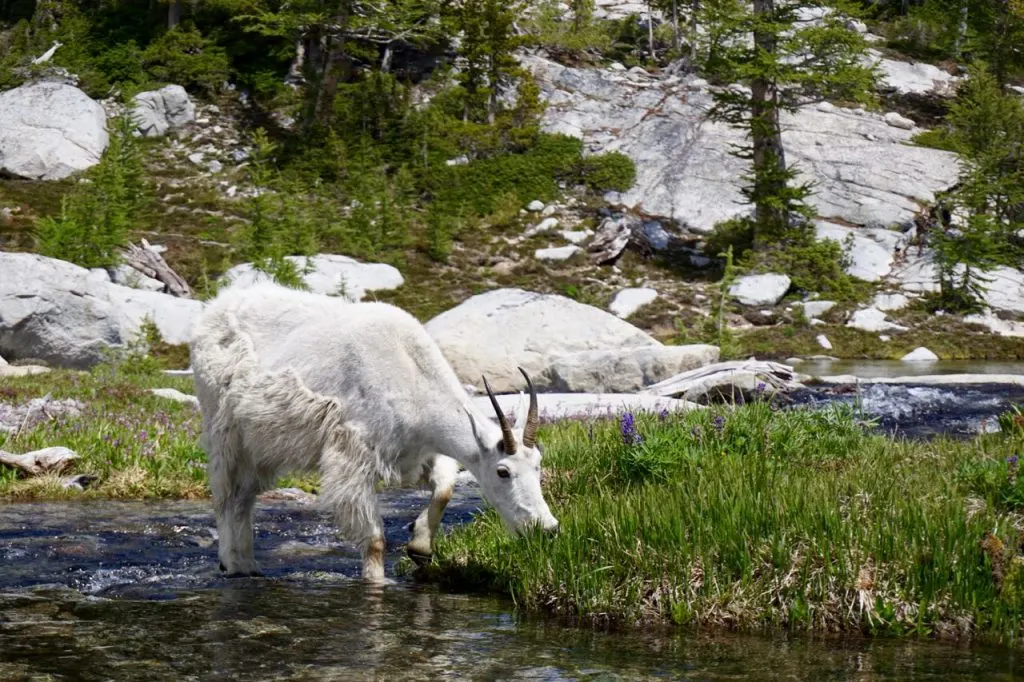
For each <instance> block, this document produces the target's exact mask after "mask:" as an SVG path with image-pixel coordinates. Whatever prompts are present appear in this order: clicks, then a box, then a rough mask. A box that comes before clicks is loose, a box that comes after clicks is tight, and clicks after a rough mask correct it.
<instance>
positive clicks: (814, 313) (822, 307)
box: [804, 301, 836, 318]
mask: <svg viewBox="0 0 1024 682" xmlns="http://www.w3.org/2000/svg"><path fill="white" fill-rule="evenodd" d="M835 306H836V302H835V301H805V302H804V315H805V316H807V317H811V318H813V317H820V316H822V315H824V314H825V313H827V312H828V311H830V310H832V308H834V307H835Z"/></svg>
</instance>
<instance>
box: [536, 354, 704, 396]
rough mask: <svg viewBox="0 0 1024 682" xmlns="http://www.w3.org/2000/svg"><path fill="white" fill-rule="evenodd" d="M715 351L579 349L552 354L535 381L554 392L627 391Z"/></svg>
mask: <svg viewBox="0 0 1024 682" xmlns="http://www.w3.org/2000/svg"><path fill="white" fill-rule="evenodd" d="M718 354H719V353H718V347H717V346H710V345H705V344H695V345H689V346H661V345H658V346H643V347H640V348H624V349H617V348H615V349H609V350H591V351H581V352H578V353H569V354H566V355H560V356H556V357H554V358H552V360H551V364H550V366H549V367H548V368H547V370H546V371H545V372H544V373H543V374H542V375H541V376H540V378H539V379H534V384H535V385H537V388H538V390H540V389H541V387H542V386H543V389H544V390H551V391H557V392H568V393H627V392H631V391H639V390H640V389H642V388H644V387H646V386H651V385H653V384H656V383H658V382H660V381H664V380H665V379H668V378H670V377H673V376H675V375H677V374H680V373H682V372H687V371H689V370H691V369H697V368H698V367H704V366H706V365H710V364H712V363H714V362H717V361H718ZM531 378H532V377H531Z"/></svg>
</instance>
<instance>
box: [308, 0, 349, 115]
mask: <svg viewBox="0 0 1024 682" xmlns="http://www.w3.org/2000/svg"><path fill="white" fill-rule="evenodd" d="M348 9H349V7H348V2H341V3H339V4H338V13H337V15H336V16H335V17H334V19H333V20H332V21H331V24H332V25H333V26H332V28H331V29H330V31H329V32H330V35H328V36H327V40H326V45H325V47H324V50H323V52H322V54H321V55H319V57H320V59H319V63H318V66H319V68H318V69H317V71H318V74H317V78H316V80H315V81H314V83H315V84H316V87H315V92H314V93H313V96H312V104H311V106H310V109H309V114H308V116H307V120H306V128H307V130H308V129H309V128H311V127H315V126H321V127H326V126H328V125H329V124H330V121H331V115H332V113H333V111H334V100H335V99H336V98H337V96H338V86H339V84H340V83H341V81H342V79H343V78H344V76H345V72H346V71H347V70H348V64H349V59H348V53H347V52H346V50H345V48H346V46H345V29H346V28H347V27H348ZM310 61H311V60H310Z"/></svg>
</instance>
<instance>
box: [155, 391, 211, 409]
mask: <svg viewBox="0 0 1024 682" xmlns="http://www.w3.org/2000/svg"><path fill="white" fill-rule="evenodd" d="M149 392H150V393H152V394H153V395H155V396H157V397H158V398H165V399H167V400H173V401H174V402H177V403H187V404H189V405H194V406H195V407H199V398H197V397H195V396H194V395H189V394H188V393H182V392H181V391H179V390H178V389H176V388H151V389H149Z"/></svg>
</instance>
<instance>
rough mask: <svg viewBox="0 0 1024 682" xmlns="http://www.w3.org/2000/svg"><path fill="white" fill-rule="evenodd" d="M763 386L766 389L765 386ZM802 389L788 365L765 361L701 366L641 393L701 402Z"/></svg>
mask: <svg viewBox="0 0 1024 682" xmlns="http://www.w3.org/2000/svg"><path fill="white" fill-rule="evenodd" d="M762 384H763V386H762ZM797 386H800V383H799V381H798V380H797V376H796V373H795V372H794V371H793V368H792V367H790V366H789V365H783V364H779V363H777V362H768V361H762V360H732V361H729V362H718V363H715V364H713V365H707V366H705V367H698V368H697V369H692V370H690V371H688V372H683V373H682V374H677V375H675V376H673V377H669V378H668V379H666V380H664V381H662V382H660V383H657V384H654V385H652V386H648V387H647V388H645V389H644V390H643V391H641V393H646V394H653V395H656V396H662V397H673V398H682V399H683V400H688V401H694V402H696V401H699V400H701V399H702V398H705V399H706V398H713V397H721V398H726V399H728V398H729V397H734V396H735V395H744V397H747V396H749V395H750V394H751V393H760V392H763V391H769V392H776V391H782V390H786V389H790V388H796V387H797Z"/></svg>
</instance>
